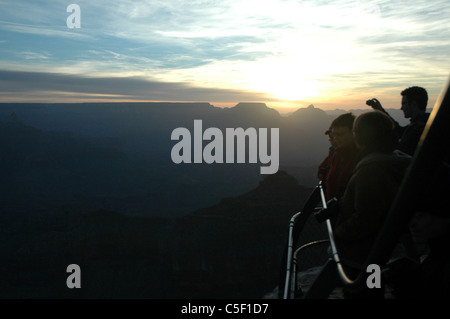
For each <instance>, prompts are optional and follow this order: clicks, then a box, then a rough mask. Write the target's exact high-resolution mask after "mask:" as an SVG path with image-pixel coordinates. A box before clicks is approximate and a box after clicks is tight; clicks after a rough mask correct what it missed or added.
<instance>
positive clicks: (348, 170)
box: [322, 113, 358, 199]
mask: <svg viewBox="0 0 450 319" xmlns="http://www.w3.org/2000/svg"><path fill="white" fill-rule="evenodd" d="M354 120H355V116H354V115H353V114H352V113H345V114H342V115H340V116H338V117H337V118H336V119H335V120H334V121H333V122H332V123H331V126H330V130H329V131H330V132H329V133H328V134H329V136H330V142H331V143H332V147H333V152H332V153H330V154H329V159H328V164H329V166H328V170H327V173H326V176H325V178H324V180H322V182H325V183H324V184H325V195H326V197H327V199H332V198H334V197H336V198H339V197H341V196H342V195H343V194H344V191H345V188H346V186H347V183H348V181H349V179H350V177H351V175H352V171H353V168H354V167H355V164H356V158H357V155H358V149H357V147H356V144H355V141H354V139H353V133H352V127H353V122H354ZM327 132H328V131H327Z"/></svg>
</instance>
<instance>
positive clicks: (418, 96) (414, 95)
mask: <svg viewBox="0 0 450 319" xmlns="http://www.w3.org/2000/svg"><path fill="white" fill-rule="evenodd" d="M400 94H401V96H405V97H406V100H407V101H408V103H412V102H413V101H416V103H417V106H418V107H419V109H420V110H421V111H425V110H426V108H427V103H428V93H427V90H425V89H424V88H422V87H419V86H411V87H409V88H407V89H404V90H403V91H402V92H401V93H400Z"/></svg>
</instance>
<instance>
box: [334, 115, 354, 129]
mask: <svg viewBox="0 0 450 319" xmlns="http://www.w3.org/2000/svg"><path fill="white" fill-rule="evenodd" d="M354 121H355V116H354V115H353V114H352V113H345V114H342V115H339V116H338V117H337V118H336V119H334V121H333V122H331V126H330V129H331V128H335V127H346V128H348V129H349V130H350V131H351V130H352V128H353V122H354Z"/></svg>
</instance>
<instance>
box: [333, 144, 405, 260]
mask: <svg viewBox="0 0 450 319" xmlns="http://www.w3.org/2000/svg"><path fill="white" fill-rule="evenodd" d="M409 163H410V156H408V155H406V154H404V153H401V152H399V151H395V152H393V153H390V154H380V153H372V154H369V155H367V156H365V157H364V158H362V159H361V160H360V161H359V162H358V163H357V165H356V167H355V169H354V171H353V174H352V176H351V178H350V180H349V182H348V185H347V188H346V190H345V193H344V195H343V197H342V199H341V200H340V202H339V212H338V214H337V216H336V221H335V224H334V228H335V229H334V234H335V241H336V246H337V248H338V252H339V255H340V257H341V260H342V261H343V263H344V264H347V265H348V266H351V267H354V268H360V267H362V266H363V264H364V262H365V260H366V258H367V256H368V254H369V251H370V249H371V247H372V245H373V243H374V241H375V239H376V237H377V235H378V232H379V230H380V229H381V227H382V225H383V222H384V220H385V218H386V216H387V213H388V212H389V209H390V206H391V204H392V202H393V201H394V198H395V196H396V194H397V191H398V189H399V188H400V184H401V182H402V179H403V176H404V175H405V173H406V169H407V167H408V165H409Z"/></svg>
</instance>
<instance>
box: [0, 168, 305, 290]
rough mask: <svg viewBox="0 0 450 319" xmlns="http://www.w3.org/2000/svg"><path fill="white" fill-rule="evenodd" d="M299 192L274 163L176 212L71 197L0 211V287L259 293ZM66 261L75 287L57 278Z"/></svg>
mask: <svg viewBox="0 0 450 319" xmlns="http://www.w3.org/2000/svg"><path fill="white" fill-rule="evenodd" d="M309 192H310V189H308V188H305V187H302V186H299V185H298V183H297V182H296V181H295V179H294V178H292V177H291V176H289V175H287V174H286V173H284V172H279V173H278V174H275V175H273V176H269V177H268V178H266V179H265V180H263V181H262V182H261V183H260V185H259V186H258V187H257V188H256V189H254V190H252V191H250V192H248V193H246V194H244V195H241V196H237V197H232V198H226V199H223V200H222V201H221V202H220V203H219V204H217V205H215V206H212V207H209V208H205V209H201V210H197V211H195V212H193V213H191V214H188V215H186V216H184V217H179V218H176V219H166V218H154V217H132V216H125V215H122V214H118V213H114V212H111V211H105V210H97V211H90V210H89V209H86V208H83V207H79V206H66V207H64V208H61V209H58V210H56V211H53V212H47V213H40V214H36V215H21V214H18V215H15V216H7V215H2V216H1V217H0V219H1V225H2V228H3V231H2V232H1V233H0V234H1V235H0V236H1V237H2V238H0V239H1V241H0V242H1V243H2V244H1V246H0V247H1V248H0V249H1V251H0V253H1V256H2V268H1V276H0V287H1V289H0V296H1V297H12V298H16V297H20V298H38V297H39V298H40V297H49V298H80V297H82V298H209V297H215V298H259V297H261V296H262V295H263V294H264V293H265V292H267V291H268V290H270V289H272V288H273V287H274V286H275V285H276V284H277V280H278V272H279V267H280V260H281V259H280V258H281V254H282V252H283V247H284V245H285V242H286V236H287V234H286V227H287V222H288V220H289V218H290V216H291V215H292V214H293V213H295V212H296V211H298V210H299V209H300V207H301V205H302V203H303V202H304V200H305V198H306V197H307V196H308V194H309ZM73 263H75V264H78V265H79V266H80V267H81V272H82V277H81V281H82V288H81V289H73V290H71V289H68V288H67V287H66V284H65V283H66V279H67V276H68V275H69V274H67V273H66V272H65V271H66V267H67V266H68V265H69V264H73Z"/></svg>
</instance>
